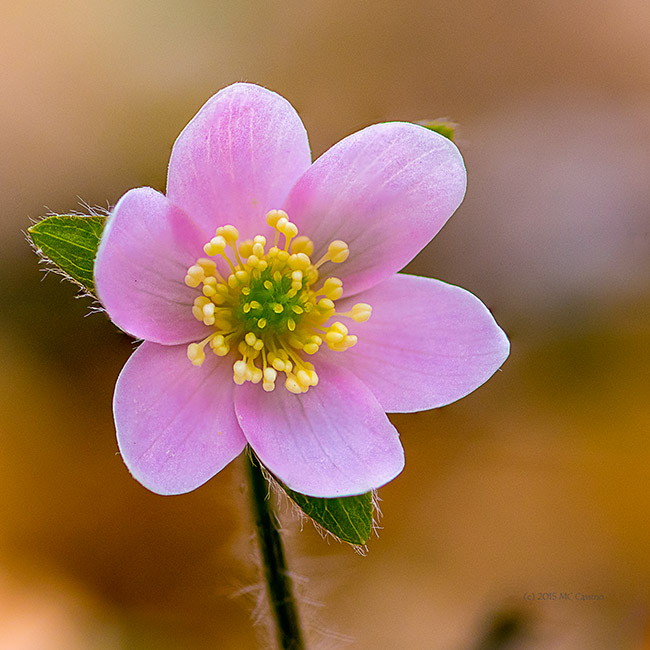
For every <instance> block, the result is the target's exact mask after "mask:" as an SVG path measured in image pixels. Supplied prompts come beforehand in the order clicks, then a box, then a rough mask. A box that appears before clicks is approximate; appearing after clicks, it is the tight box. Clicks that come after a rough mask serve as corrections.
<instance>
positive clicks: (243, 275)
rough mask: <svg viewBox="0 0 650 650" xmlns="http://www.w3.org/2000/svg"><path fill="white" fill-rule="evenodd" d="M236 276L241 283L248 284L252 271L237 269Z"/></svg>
mask: <svg viewBox="0 0 650 650" xmlns="http://www.w3.org/2000/svg"><path fill="white" fill-rule="evenodd" d="M235 277H236V278H237V282H238V283H239V284H246V283H247V282H248V281H249V280H250V277H251V276H250V273H248V271H236V272H235Z"/></svg>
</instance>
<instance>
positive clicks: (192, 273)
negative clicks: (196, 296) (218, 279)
mask: <svg viewBox="0 0 650 650" xmlns="http://www.w3.org/2000/svg"><path fill="white" fill-rule="evenodd" d="M204 278H205V270H204V269H203V267H202V266H199V265H198V264H195V265H194V266H190V268H189V269H187V275H186V276H185V284H186V285H187V286H188V287H192V288H194V287H198V286H199V284H201V282H203V279H204Z"/></svg>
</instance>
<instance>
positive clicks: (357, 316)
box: [350, 302, 372, 323]
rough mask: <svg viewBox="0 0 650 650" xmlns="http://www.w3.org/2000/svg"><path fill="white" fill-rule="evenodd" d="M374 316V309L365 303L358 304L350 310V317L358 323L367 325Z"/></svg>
mask: <svg viewBox="0 0 650 650" xmlns="http://www.w3.org/2000/svg"><path fill="white" fill-rule="evenodd" d="M371 315H372V307H371V306H370V305H369V304H368V303H365V302H358V303H357V304H356V305H354V306H353V307H352V309H351V310H350V317H351V318H352V320H353V321H355V322H356V323H365V322H366V321H367V320H368V319H369V318H370V316H371Z"/></svg>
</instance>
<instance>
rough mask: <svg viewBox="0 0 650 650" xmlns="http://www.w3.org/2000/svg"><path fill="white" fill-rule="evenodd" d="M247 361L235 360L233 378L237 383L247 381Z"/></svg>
mask: <svg viewBox="0 0 650 650" xmlns="http://www.w3.org/2000/svg"><path fill="white" fill-rule="evenodd" d="M246 368H247V366H246V362H245V361H244V360H243V359H239V360H237V361H235V363H234V364H233V366H232V372H233V379H234V381H235V383H236V384H240V385H241V384H243V383H244V382H245V381H246V374H247V373H246Z"/></svg>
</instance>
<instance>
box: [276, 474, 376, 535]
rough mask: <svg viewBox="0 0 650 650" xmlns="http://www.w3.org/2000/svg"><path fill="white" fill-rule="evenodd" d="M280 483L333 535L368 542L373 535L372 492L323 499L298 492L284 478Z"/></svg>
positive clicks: (303, 508) (307, 513) (305, 511)
mask: <svg viewBox="0 0 650 650" xmlns="http://www.w3.org/2000/svg"><path fill="white" fill-rule="evenodd" d="M276 481H277V479H276ZM278 483H279V484H280V486H281V487H282V488H283V489H284V491H285V492H286V493H287V494H288V495H289V497H290V498H291V499H292V500H293V501H294V502H295V503H296V505H298V507H299V508H300V509H301V510H302V511H303V512H304V513H305V514H306V515H307V516H308V517H311V518H312V519H313V520H314V521H315V522H316V523H317V524H318V525H319V526H322V527H323V528H324V529H325V530H327V531H329V532H330V533H332V535H335V536H336V537H338V538H339V539H341V540H343V541H344V542H349V543H350V544H365V543H366V542H367V541H368V539H370V534H371V533H372V511H373V505H372V493H371V492H366V494H360V495H359V496H355V497H339V498H337V499H323V498H321V497H308V496H306V495H305V494H300V493H298V492H294V491H293V490H291V489H289V488H288V487H287V486H286V485H284V484H283V483H282V482H281V481H278Z"/></svg>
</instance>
